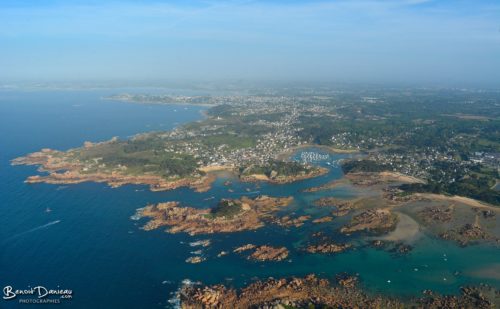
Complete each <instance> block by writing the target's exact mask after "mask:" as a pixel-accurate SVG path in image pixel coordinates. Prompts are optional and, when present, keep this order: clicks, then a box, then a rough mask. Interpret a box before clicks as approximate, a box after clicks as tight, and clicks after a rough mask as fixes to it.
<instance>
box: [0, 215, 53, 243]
mask: <svg viewBox="0 0 500 309" xmlns="http://www.w3.org/2000/svg"><path fill="white" fill-rule="evenodd" d="M59 222H61V220H55V221H52V222H49V223H47V224H44V225H40V226H37V227H35V228H32V229H31V230H27V231H24V232H22V233H19V234H16V235H14V236H12V237H9V238H7V239H6V240H5V242H7V241H9V240H12V239H15V238H17V237H20V236H23V235H26V234H29V233H32V232H35V231H38V230H41V229H45V228H48V227H49V226H51V225H54V224H57V223H59Z"/></svg>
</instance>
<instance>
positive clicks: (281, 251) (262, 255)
mask: <svg viewBox="0 0 500 309" xmlns="http://www.w3.org/2000/svg"><path fill="white" fill-rule="evenodd" d="M288 254H289V252H288V249H287V248H285V247H271V246H266V245H264V246H260V247H257V248H255V251H254V252H253V253H252V254H250V255H249V256H248V259H249V260H255V261H260V262H264V261H282V260H284V259H286V258H287V257H288Z"/></svg>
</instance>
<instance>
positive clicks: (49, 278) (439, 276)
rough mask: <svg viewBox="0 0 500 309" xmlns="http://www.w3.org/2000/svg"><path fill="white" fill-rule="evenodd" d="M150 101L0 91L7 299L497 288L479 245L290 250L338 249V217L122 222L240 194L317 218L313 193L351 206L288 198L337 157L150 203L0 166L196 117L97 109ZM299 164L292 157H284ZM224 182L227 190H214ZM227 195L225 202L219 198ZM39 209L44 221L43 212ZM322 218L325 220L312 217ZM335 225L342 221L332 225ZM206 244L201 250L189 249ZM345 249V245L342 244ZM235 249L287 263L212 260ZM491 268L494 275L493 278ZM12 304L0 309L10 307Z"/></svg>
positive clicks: (134, 300) (90, 304)
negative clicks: (189, 225)
mask: <svg viewBox="0 0 500 309" xmlns="http://www.w3.org/2000/svg"><path fill="white" fill-rule="evenodd" d="M125 91H128V92H134V91H135V92H141V93H143V92H151V91H150V90H144V89H113V90H93V91H76V90H72V91H30V92H21V91H7V90H2V91H0V176H1V177H0V213H1V216H0V246H1V249H0V250H1V251H0V286H1V288H2V289H3V288H4V287H5V286H12V287H13V288H14V289H28V288H29V287H35V286H39V285H41V286H44V287H46V288H51V289H56V288H57V289H59V288H61V289H71V290H72V291H73V296H72V299H67V300H66V299H65V300H62V301H61V304H59V305H54V306H63V307H68V308H164V307H172V306H175V304H176V303H175V297H174V296H175V292H176V291H177V290H178V288H179V287H180V285H181V283H182V281H183V280H185V279H189V280H191V281H201V282H203V283H206V284H212V283H224V284H228V285H230V286H235V287H238V286H242V285H244V284H248V283H251V282H252V281H253V280H256V279H258V278H267V277H270V276H272V277H281V276H291V275H297V276H302V275H306V274H309V273H316V274H318V275H319V276H322V277H326V278H330V279H332V278H334V277H335V275H336V274H337V273H341V272H349V273H353V274H359V276H360V278H361V282H362V286H363V287H365V288H366V289H367V290H368V291H369V292H370V293H384V294H387V295H391V296H394V297H409V296H419V295H421V292H422V290H423V289H433V290H436V291H439V292H443V293H457V292H458V288H459V287H460V286H462V285H465V284H475V283H479V282H486V283H489V284H491V285H494V286H496V287H500V281H498V280H495V279H487V278H481V277H479V276H477V273H484V271H483V272H481V270H484V269H488V267H494V265H498V264H497V263H498V249H497V248H492V247H487V246H471V247H467V248H460V247H458V246H456V245H454V244H452V243H449V242H444V241H441V240H439V239H436V238H433V237H430V236H427V235H424V236H423V237H421V238H420V239H419V240H418V241H417V243H415V249H414V250H413V251H412V252H410V253H409V254H407V255H404V256H397V255H394V254H393V253H390V252H386V251H382V250H376V249H373V248H371V247H369V246H364V245H363V241H362V240H361V239H360V240H359V244H360V245H359V246H358V248H357V249H355V250H351V251H348V252H345V253H341V254H337V255H331V256H329V255H311V254H305V253H304V252H303V251H301V249H300V248H301V247H302V246H303V245H304V244H305V243H306V242H307V239H308V236H309V235H310V233H311V232H312V231H317V230H323V231H327V232H329V233H331V234H333V235H335V237H336V238H338V240H339V241H341V240H343V239H344V236H341V235H338V234H337V233H335V230H336V229H338V227H339V226H340V225H341V224H342V223H344V222H345V220H347V218H339V219H335V220H334V221H333V222H332V223H331V225H321V226H323V228H321V227H319V226H318V225H316V226H312V225H311V223H306V224H305V225H304V226H303V227H301V228H290V229H284V228H281V227H278V226H274V225H269V226H266V227H265V228H262V229H259V230H257V231H252V232H240V233H231V234H217V235H205V236H203V235H202V236H195V237H192V236H188V235H186V234H174V235H172V234H167V233H165V232H163V230H161V229H160V230H156V231H149V232H145V231H143V230H141V229H140V227H141V226H142V225H143V224H144V223H145V221H144V220H143V219H141V220H139V221H137V220H132V219H131V217H132V216H133V215H134V214H135V212H136V209H137V208H140V207H144V206H146V205H147V204H148V203H156V202H162V201H181V202H182V203H183V204H185V205H190V206H193V207H211V206H214V205H215V204H216V203H217V200H218V199H220V198H238V197H240V196H242V195H247V196H257V195H259V194H268V195H274V196H290V195H292V196H294V197H295V201H294V202H293V204H292V205H291V206H290V207H288V208H287V209H286V210H284V212H287V213H293V214H295V215H301V214H309V215H312V216H320V215H322V214H326V212H325V210H322V209H318V208H317V207H313V206H312V205H311V201H312V200H314V199H316V198H318V197H321V195H324V194H330V195H334V196H337V197H348V196H352V195H353V194H354V192H349V191H347V190H346V189H343V188H341V187H339V188H337V189H333V190H330V191H329V192H322V193H321V194H318V193H301V192H300V190H302V189H304V188H307V187H311V186H316V185H320V184H323V183H326V182H328V181H331V180H333V179H338V178H341V177H342V171H341V169H340V168H339V167H338V165H337V163H338V160H340V159H342V158H345V157H346V155H335V154H328V153H325V152H324V151H322V150H319V149H309V150H304V151H307V152H314V153H318V154H321V155H322V156H320V157H321V158H320V159H319V160H318V162H316V163H317V164H320V165H322V166H325V167H328V168H329V169H330V173H329V174H327V175H324V176H321V177H318V178H315V179H310V180H306V181H300V182H297V183H293V184H288V185H269V184H264V183H261V184H256V183H240V182H238V180H237V179H233V178H231V177H230V176H226V177H227V178H225V177H221V178H220V179H218V180H217V182H216V183H215V185H214V186H213V189H212V190H210V191H209V192H205V193H195V192H193V191H192V190H190V189H185V188H184V189H178V190H174V191H167V192H150V191H148V190H147V188H146V187H144V186H123V187H120V188H116V189H111V188H109V187H108V186H107V185H105V184H95V183H83V184H78V185H68V186H60V185H48V184H35V185H29V184H25V183H24V180H25V179H26V178H27V177H28V176H30V175H34V174H36V167H31V166H11V165H10V160H12V159H14V158H16V157H18V156H22V155H25V154H27V153H30V152H33V151H38V150H40V149H42V148H53V149H58V150H66V149H70V148H73V147H79V146H81V145H82V144H83V142H85V141H92V142H97V141H103V140H108V139H110V138H112V137H114V136H118V137H120V138H127V137H130V136H132V135H134V134H137V133H142V132H146V131H157V130H168V129H172V128H174V127H175V126H178V125H180V124H182V123H186V122H190V121H196V120H200V119H202V118H203V115H202V111H203V110H204V108H202V107H196V106H179V105H173V106H157V105H139V104H132V103H123V102H115V101H107V100H102V99H101V97H103V96H105V95H109V94H116V93H121V92H125ZM295 158H296V159H297V160H299V159H301V158H302V156H301V154H300V153H298V154H296V156H295ZM226 180H230V181H231V182H232V184H231V185H230V186H225V185H223V182H224V181H226ZM229 190H231V191H232V192H230V191H229ZM47 210H50V211H47ZM322 212H325V213H322ZM343 220H344V221H343ZM204 239H210V240H211V241H212V245H211V246H210V247H207V248H201V247H196V246H194V247H193V246H191V245H190V243H192V242H195V241H197V240H204ZM354 241H355V242H356V241H357V240H354ZM246 243H254V244H257V245H260V244H271V245H285V246H287V247H288V248H289V249H290V251H291V254H290V258H289V260H287V261H283V262H272V263H258V262H251V261H248V260H246V259H245V258H244V257H243V256H240V255H236V254H229V255H227V256H224V257H221V258H217V254H218V253H219V252H220V251H222V250H225V251H231V250H232V249H233V248H234V247H236V246H240V245H243V244H246ZM200 249H201V250H202V252H201V254H202V255H203V256H204V257H206V258H207V260H206V261H205V262H203V263H200V264H188V263H186V262H185V259H186V258H188V257H190V256H193V255H194V253H192V252H193V251H197V250H200ZM496 269H498V268H496ZM20 298H26V297H17V298H16V299H12V300H3V299H0V308H18V307H23V306H26V305H23V304H19V302H18V300H19V299H20ZM47 306H51V305H47Z"/></svg>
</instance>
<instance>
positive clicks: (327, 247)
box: [306, 242, 351, 254]
mask: <svg viewBox="0 0 500 309" xmlns="http://www.w3.org/2000/svg"><path fill="white" fill-rule="evenodd" d="M349 248H351V245H349V244H336V243H333V242H326V243H320V244H316V245H309V246H307V248H306V251H307V252H309V253H324V254H325V253H339V252H343V251H345V250H347V249H349Z"/></svg>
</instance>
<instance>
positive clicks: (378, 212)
mask: <svg viewBox="0 0 500 309" xmlns="http://www.w3.org/2000/svg"><path fill="white" fill-rule="evenodd" d="M397 221H398V220H397V216H396V215H394V214H392V213H391V212H390V211H388V210H385V209H369V210H365V211H363V212H361V213H360V214H358V215H356V216H354V217H353V218H352V220H351V222H350V223H349V224H348V225H346V226H344V227H342V228H341V229H340V231H341V232H342V233H344V234H349V233H353V232H358V231H369V232H374V233H379V234H383V233H386V232H388V231H391V230H394V229H395V228H396V224H397Z"/></svg>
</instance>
